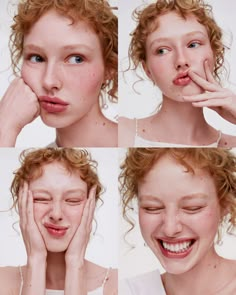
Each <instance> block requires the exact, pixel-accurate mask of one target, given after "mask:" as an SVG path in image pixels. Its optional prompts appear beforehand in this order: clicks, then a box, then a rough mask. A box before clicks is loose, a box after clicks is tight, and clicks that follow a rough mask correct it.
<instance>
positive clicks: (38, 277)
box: [19, 183, 47, 295]
mask: <svg viewBox="0 0 236 295" xmlns="http://www.w3.org/2000/svg"><path fill="white" fill-rule="evenodd" d="M19 213H20V227H21V232H22V235H23V239H24V243H25V247H26V252H27V268H26V274H25V277H24V278H23V290H22V294H21V295H32V294H34V295H45V289H46V257H47V250H46V246H45V243H44V240H43V237H42V235H41V233H40V231H39V229H38V226H37V225H36V223H35V221H34V215H33V196H32V193H31V192H30V191H29V190H28V184H27V183H24V186H23V187H22V188H21V190H20V193H19Z"/></svg>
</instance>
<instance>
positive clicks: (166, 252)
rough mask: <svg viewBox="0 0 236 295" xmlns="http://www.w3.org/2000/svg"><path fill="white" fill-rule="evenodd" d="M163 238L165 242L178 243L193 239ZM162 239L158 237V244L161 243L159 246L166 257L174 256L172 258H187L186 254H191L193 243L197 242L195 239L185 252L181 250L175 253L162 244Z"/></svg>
mask: <svg viewBox="0 0 236 295" xmlns="http://www.w3.org/2000/svg"><path fill="white" fill-rule="evenodd" d="M161 240H162V241H164V242H167V243H168V244H176V243H182V242H189V241H190V240H191V241H192V240H193V239H178V240H175V241H173V240H172V241H170V240H168V239H161ZM161 240H160V239H158V240H157V242H158V245H159V247H160V249H161V252H162V254H163V255H164V256H165V257H167V258H172V259H174V258H179V259H182V258H185V257H186V256H188V255H189V254H190V252H191V251H192V249H193V245H194V244H195V241H196V240H195V241H194V243H193V244H192V245H191V246H190V247H189V248H188V249H187V250H185V251H183V252H179V253H174V252H171V251H169V250H167V249H165V248H164V247H163V246H162V244H161Z"/></svg>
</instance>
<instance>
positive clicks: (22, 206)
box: [19, 181, 28, 227]
mask: <svg viewBox="0 0 236 295" xmlns="http://www.w3.org/2000/svg"><path fill="white" fill-rule="evenodd" d="M27 195H28V183H27V182H26V181H24V183H23V187H21V193H20V195H19V214H20V222H21V224H22V226H23V227H25V226H26V224H27V222H28V220H27V214H26V210H27Z"/></svg>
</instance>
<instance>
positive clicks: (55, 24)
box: [24, 10, 99, 46]
mask: <svg viewBox="0 0 236 295" xmlns="http://www.w3.org/2000/svg"><path fill="white" fill-rule="evenodd" d="M62 36H65V37H64V38H62ZM45 41H51V43H52V44H57V43H58V44H60V45H61V46H65V45H68V43H69V44H70V42H71V43H72V44H74V43H75V42H79V41H83V42H88V43H90V44H91V43H94V42H95V44H97V43H99V37H98V35H97V34H96V33H95V32H94V30H93V29H92V27H91V26H90V25H89V24H88V23H87V22H85V21H83V20H78V21H76V22H74V23H73V22H72V20H71V19H70V18H68V17H66V16H64V15H61V14H59V13H58V12H57V11H55V10H49V11H47V12H46V13H45V14H43V15H42V16H41V17H40V18H39V19H38V20H37V22H35V23H34V24H33V25H32V27H31V29H30V31H29V33H27V34H26V35H25V37H24V44H27V43H31V42H32V43H34V42H36V43H37V45H41V46H44V45H45V44H44V43H45ZM40 43H42V44H40Z"/></svg>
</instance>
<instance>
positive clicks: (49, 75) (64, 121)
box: [0, 10, 117, 147]
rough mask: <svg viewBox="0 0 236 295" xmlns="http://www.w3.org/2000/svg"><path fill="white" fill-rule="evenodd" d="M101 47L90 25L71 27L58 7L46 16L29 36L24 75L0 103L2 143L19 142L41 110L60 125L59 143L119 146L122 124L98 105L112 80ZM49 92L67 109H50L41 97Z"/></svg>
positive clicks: (52, 123) (45, 118)
mask: <svg viewBox="0 0 236 295" xmlns="http://www.w3.org/2000/svg"><path fill="white" fill-rule="evenodd" d="M45 32H47V34H45ZM62 35H63V36H66V37H67V38H61V36H62ZM49 36H51V37H49ZM52 36H53V38H52ZM102 50H103V49H102V44H101V41H100V39H99V37H98V35H97V34H96V33H95V32H94V31H93V30H92V29H91V27H90V26H89V25H88V24H87V23H85V22H83V21H78V22H75V23H74V24H73V25H71V20H70V19H68V18H66V17H64V16H62V15H60V14H58V13H56V12H55V11H53V10H51V11H48V12H46V13H45V14H44V15H42V16H41V17H40V19H39V20H38V21H37V22H36V23H34V24H33V26H32V28H31V30H30V32H29V33H28V34H26V35H25V36H24V44H23V56H22V59H23V64H22V68H21V77H20V78H16V80H14V81H13V82H12V83H11V84H10V86H9V88H8V90H7V92H6V94H5V95H4V98H3V99H2V100H1V102H0V123H1V130H0V146H9V147H11V146H15V143H16V139H17V136H18V135H19V133H20V132H21V130H22V128H23V127H24V126H25V125H27V124H29V123H31V122H32V121H33V120H34V119H35V118H36V117H37V116H38V115H39V114H40V116H41V119H42V121H43V122H44V123H45V124H46V125H47V126H50V127H53V128H55V129H56V143H57V145H58V146H62V147H72V146H78V147H79V146H86V147H101V146H108V147H114V146H117V124H116V123H114V122H112V121H110V120H109V119H107V118H106V117H105V116H104V115H103V114H102V112H101V109H100V106H99V96H100V95H101V88H102V85H103V83H105V82H106V80H108V79H109V73H108V69H106V65H105V64H104V60H103V52H102ZM44 96H46V97H49V98H55V97H56V98H59V99H60V100H62V101H64V102H65V103H67V107H66V109H65V110H64V111H62V112H50V111H47V110H45V108H43V107H42V102H41V100H40V98H41V97H44ZM29 102H30V103H29ZM5 122H6V123H5ZM3 123H4V124H3ZM85 130H86V132H85Z"/></svg>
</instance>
